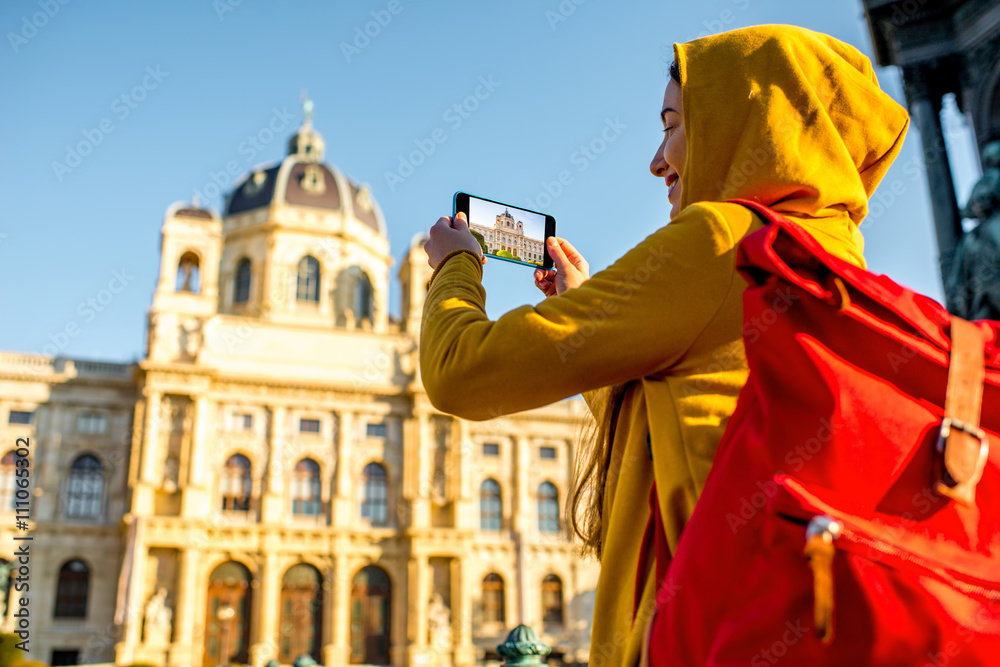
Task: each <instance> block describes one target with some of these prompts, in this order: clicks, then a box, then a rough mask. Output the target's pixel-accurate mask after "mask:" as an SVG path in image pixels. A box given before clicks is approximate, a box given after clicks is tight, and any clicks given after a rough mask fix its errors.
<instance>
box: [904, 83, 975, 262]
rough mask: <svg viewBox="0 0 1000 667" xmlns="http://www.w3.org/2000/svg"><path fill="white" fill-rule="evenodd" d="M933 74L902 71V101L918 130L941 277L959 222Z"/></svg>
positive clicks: (938, 93) (957, 233)
mask: <svg viewBox="0 0 1000 667" xmlns="http://www.w3.org/2000/svg"><path fill="white" fill-rule="evenodd" d="M932 76H933V75H932V74H931V73H930V72H929V71H928V70H927V68H926V67H918V66H911V67H907V68H905V69H904V73H903V78H904V81H905V84H906V99H907V101H908V102H909V106H910V113H911V114H912V116H913V119H914V121H915V122H916V125H917V129H918V130H919V131H920V144H921V147H922V149H923V158H924V165H925V169H926V171H927V188H928V190H930V195H931V213H932V215H933V216H934V231H935V235H936V237H937V246H938V262H939V263H940V267H941V275H942V277H944V276H947V275H948V273H949V271H950V268H951V255H952V252H953V251H954V249H955V245H956V244H957V243H958V240H959V239H960V238H961V237H962V222H961V219H960V218H959V214H958V201H957V199H956V197H955V185H954V182H953V181H952V178H951V165H950V164H949V163H948V149H947V146H946V145H945V143H944V134H943V132H942V131H941V92H942V91H940V90H935V86H934V82H933V80H932V79H931V77H932Z"/></svg>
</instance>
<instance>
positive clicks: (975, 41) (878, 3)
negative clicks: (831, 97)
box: [862, 0, 1000, 316]
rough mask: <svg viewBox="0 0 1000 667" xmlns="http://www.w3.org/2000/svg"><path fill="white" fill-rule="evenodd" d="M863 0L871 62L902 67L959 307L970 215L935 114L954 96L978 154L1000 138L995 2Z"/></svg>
mask: <svg viewBox="0 0 1000 667" xmlns="http://www.w3.org/2000/svg"><path fill="white" fill-rule="evenodd" d="M862 5H863V7H864V11H865V17H866V19H867V22H868V28H869V32H870V35H871V40H872V46H873V48H874V50H875V59H876V61H877V62H878V64H879V65H881V66H882V67H887V66H889V65H896V66H898V67H899V68H900V69H901V70H902V75H903V83H904V88H905V92H906V101H907V105H908V107H909V110H910V115H911V117H912V118H913V121H914V125H915V126H916V129H917V130H918V131H919V132H920V143H921V149H922V152H921V162H922V164H923V167H924V169H925V171H926V176H927V186H928V189H929V190H930V204H931V213H932V215H933V218H934V229H935V236H936V240H937V246H938V252H939V261H940V266H941V276H942V279H943V282H944V283H945V290H946V294H947V296H948V307H949V309H950V310H952V312H956V307H955V306H956V304H955V303H954V299H953V298H952V293H953V292H954V288H953V286H951V285H949V284H948V282H949V275H950V274H951V273H952V267H951V264H952V258H953V256H954V254H955V249H956V247H957V246H958V245H959V244H960V243H961V240H962V238H963V234H964V232H963V226H962V218H963V217H970V218H971V217H974V216H972V215H967V214H963V212H962V210H961V209H960V208H959V202H958V201H957V197H956V195H955V185H954V181H953V179H952V173H951V165H950V162H949V158H948V147H947V145H946V144H945V141H944V133H943V131H942V127H941V115H940V114H941V109H942V100H943V98H944V96H946V95H949V94H951V95H954V97H955V103H956V104H957V106H958V109H959V110H960V111H961V112H962V114H963V116H964V117H965V120H966V123H967V124H968V126H969V127H970V128H971V130H972V133H973V135H974V136H975V141H976V146H977V148H978V153H979V154H980V156H982V155H983V154H984V152H985V151H986V147H987V145H988V144H989V143H990V142H993V141H996V140H998V139H1000V2H998V1H997V0H933V1H932V0H862ZM983 162H984V164H982V166H983V168H984V170H988V169H989V168H990V165H989V164H985V162H986V160H983ZM883 187H885V186H883ZM894 187H895V186H894ZM894 192H895V190H894ZM989 273H990V275H989V277H988V278H986V279H985V282H989V283H992V284H994V285H996V284H1000V275H998V274H997V271H996V270H995V269H994V270H992V271H990V272H989ZM963 316H968V315H967V314H965V313H963Z"/></svg>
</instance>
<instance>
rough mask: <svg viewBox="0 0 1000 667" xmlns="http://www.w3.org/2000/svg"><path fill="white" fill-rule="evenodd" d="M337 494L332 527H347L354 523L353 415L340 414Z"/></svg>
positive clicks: (345, 412) (350, 413)
mask: <svg viewBox="0 0 1000 667" xmlns="http://www.w3.org/2000/svg"><path fill="white" fill-rule="evenodd" d="M337 440H338V445H337V493H336V496H335V497H334V525H335V526H340V527H347V526H350V525H352V524H353V523H354V517H353V516H352V515H351V509H352V506H353V503H352V502H351V500H352V494H353V493H354V480H353V477H352V468H353V466H354V462H353V460H352V457H353V455H354V451H353V450H354V413H353V412H349V411H346V410H345V411H344V412H341V413H340V435H339V436H338V438H337Z"/></svg>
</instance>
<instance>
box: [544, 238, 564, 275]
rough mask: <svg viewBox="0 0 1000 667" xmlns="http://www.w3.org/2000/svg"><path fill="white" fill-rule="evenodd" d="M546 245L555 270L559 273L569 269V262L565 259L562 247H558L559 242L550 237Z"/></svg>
mask: <svg viewBox="0 0 1000 667" xmlns="http://www.w3.org/2000/svg"><path fill="white" fill-rule="evenodd" d="M547 243H548V244H549V255H550V256H551V257H552V261H553V262H555V265H556V269H558V270H559V271H560V273H561V272H563V271H565V270H566V269H567V268H568V267H569V260H568V259H566V253H564V252H563V249H562V247H561V246H560V245H559V240H558V239H556V237H554V236H550V237H549V238H548V241H547Z"/></svg>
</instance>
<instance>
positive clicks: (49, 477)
mask: <svg viewBox="0 0 1000 667" xmlns="http://www.w3.org/2000/svg"><path fill="white" fill-rule="evenodd" d="M43 407H44V411H40V412H42V415H41V418H40V419H39V422H42V420H43V419H44V422H42V423H39V428H38V429H37V431H36V436H35V438H34V439H33V441H32V443H31V445H32V446H31V447H30V448H29V449H33V450H34V451H33V452H31V456H32V461H31V463H32V465H34V466H35V467H36V471H37V475H38V479H37V481H35V484H34V487H35V488H34V490H33V494H34V497H33V500H32V503H33V504H35V507H32V511H31V518H32V519H34V520H35V522H36V523H42V522H48V521H52V520H53V519H55V516H56V513H57V512H58V509H59V494H60V491H61V489H60V479H59V478H60V475H59V464H60V456H59V450H60V448H61V447H62V429H61V428H60V426H61V424H60V423H59V422H60V420H61V419H62V405H61V404H60V403H50V404H48V405H45V406H43ZM43 426H44V431H43V429H42V427H43ZM38 444H41V447H40V448H39V447H37V445H38ZM66 463H67V466H68V465H70V462H68V461H67V462H66ZM12 599H13V598H12ZM13 606H14V605H8V607H13Z"/></svg>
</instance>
